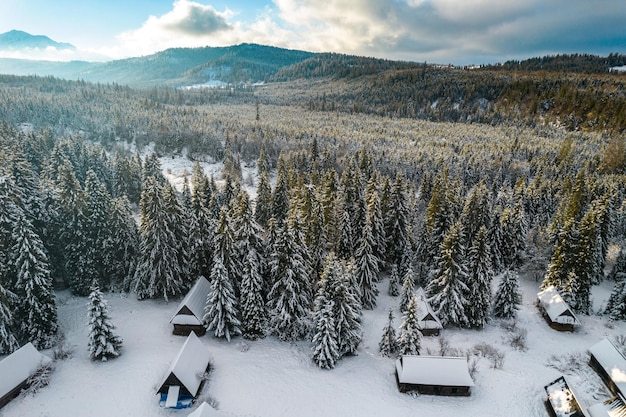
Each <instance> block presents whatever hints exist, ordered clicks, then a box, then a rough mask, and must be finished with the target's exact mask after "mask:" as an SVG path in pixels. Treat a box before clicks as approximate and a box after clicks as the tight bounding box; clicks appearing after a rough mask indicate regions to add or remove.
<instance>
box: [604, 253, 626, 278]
mask: <svg viewBox="0 0 626 417" xmlns="http://www.w3.org/2000/svg"><path fill="white" fill-rule="evenodd" d="M624 278H626V251H625V250H624V249H622V250H620V251H619V254H618V255H617V259H615V263H614V264H613V267H611V271H610V272H609V274H608V275H607V276H606V279H607V280H609V281H615V282H617V281H620V280H622V279H624Z"/></svg>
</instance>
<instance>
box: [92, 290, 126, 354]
mask: <svg viewBox="0 0 626 417" xmlns="http://www.w3.org/2000/svg"><path fill="white" fill-rule="evenodd" d="M87 306H88V307H89V311H88V317H89V322H88V325H89V336H88V343H87V346H88V349H89V356H90V357H91V359H93V360H100V361H103V362H104V361H107V360H108V359H112V358H115V357H117V356H119V355H120V353H121V352H120V351H121V349H122V339H121V338H120V337H119V336H118V335H117V334H116V333H115V332H114V330H115V326H113V324H112V323H111V319H110V318H109V311H108V305H107V302H106V301H105V300H104V298H103V295H102V292H100V289H99V288H98V287H97V286H92V287H91V293H90V294H89V303H88V304H87Z"/></svg>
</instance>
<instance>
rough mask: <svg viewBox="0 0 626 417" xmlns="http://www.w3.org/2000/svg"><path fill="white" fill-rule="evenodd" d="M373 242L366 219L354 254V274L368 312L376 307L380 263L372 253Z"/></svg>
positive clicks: (368, 222)
mask: <svg viewBox="0 0 626 417" xmlns="http://www.w3.org/2000/svg"><path fill="white" fill-rule="evenodd" d="M373 241H374V239H373V236H372V223H371V220H370V218H369V217H367V218H366V220H365V226H364V227H363V232H362V233H361V238H360V240H359V245H358V247H357V250H356V253H355V268H356V271H355V273H356V280H357V282H358V283H359V288H360V291H361V303H362V304H363V308H365V309H368V310H371V309H373V308H374V307H376V297H377V296H378V288H376V282H377V281H378V273H379V269H378V265H379V262H380V261H379V259H378V258H377V257H376V256H375V255H374V253H373V251H374V250H373V247H372V246H373Z"/></svg>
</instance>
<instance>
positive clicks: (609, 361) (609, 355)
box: [589, 339, 626, 396]
mask: <svg viewBox="0 0 626 417" xmlns="http://www.w3.org/2000/svg"><path fill="white" fill-rule="evenodd" d="M589 351H590V352H591V354H592V355H593V357H594V358H596V361H598V363H599V364H600V366H601V367H602V368H603V369H604V371H605V372H606V374H607V375H608V376H609V378H611V380H612V381H613V383H615V386H616V387H617V389H618V390H619V392H620V393H621V394H622V396H626V359H625V358H624V356H623V355H622V354H621V353H620V351H619V350H617V348H616V347H615V346H614V345H613V343H611V342H610V341H609V340H608V339H602V340H601V341H600V342H598V343H596V344H595V345H593V346H592V347H591V348H590V349H589Z"/></svg>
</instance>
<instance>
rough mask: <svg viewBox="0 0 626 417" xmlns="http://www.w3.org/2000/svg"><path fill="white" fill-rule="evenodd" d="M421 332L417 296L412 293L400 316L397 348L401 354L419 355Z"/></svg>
mask: <svg viewBox="0 0 626 417" xmlns="http://www.w3.org/2000/svg"><path fill="white" fill-rule="evenodd" d="M421 339H422V336H421V332H420V330H419V328H418V318H417V297H416V296H415V295H413V296H412V297H411V301H409V305H408V307H407V309H406V312H405V313H404V315H403V316H402V324H401V325H400V336H399V337H398V348H399V351H400V354H401V355H419V354H420V350H421Z"/></svg>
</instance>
